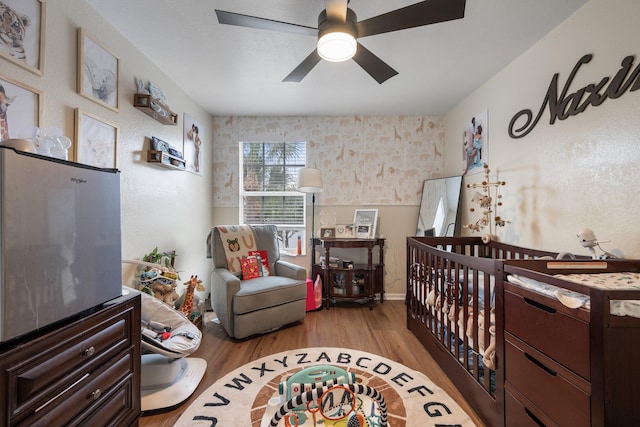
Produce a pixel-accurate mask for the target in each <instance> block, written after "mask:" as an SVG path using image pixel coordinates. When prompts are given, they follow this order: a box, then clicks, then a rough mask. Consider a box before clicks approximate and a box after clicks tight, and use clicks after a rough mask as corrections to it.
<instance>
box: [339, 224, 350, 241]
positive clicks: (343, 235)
mask: <svg viewBox="0 0 640 427" xmlns="http://www.w3.org/2000/svg"><path fill="white" fill-rule="evenodd" d="M336 238H338V239H353V224H337V225H336Z"/></svg>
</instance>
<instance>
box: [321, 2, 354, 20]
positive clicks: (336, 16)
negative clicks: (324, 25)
mask: <svg viewBox="0 0 640 427" xmlns="http://www.w3.org/2000/svg"><path fill="white" fill-rule="evenodd" d="M347 3H349V0H325V2H324V5H325V8H326V10H327V19H328V20H329V21H335V22H347Z"/></svg>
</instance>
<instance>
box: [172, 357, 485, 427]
mask: <svg viewBox="0 0 640 427" xmlns="http://www.w3.org/2000/svg"><path fill="white" fill-rule="evenodd" d="M314 365H318V366H326V365H332V366H336V367H338V368H340V369H341V370H345V371H347V372H348V373H350V374H353V375H354V376H355V378H356V384H360V385H362V386H364V387H366V388H371V389H375V390H377V391H378V392H380V394H382V396H383V398H384V401H385V402H386V410H387V420H388V423H387V425H388V426H389V427H427V426H436V425H446V426H465V427H466V426H474V425H475V424H474V423H473V422H472V421H471V419H470V418H469V416H468V415H467V414H466V413H465V412H464V411H463V410H462V409H461V408H460V406H458V404H457V403H456V402H455V401H454V400H453V399H452V398H451V397H450V396H449V395H448V394H446V393H445V392H444V391H443V390H442V389H440V388H439V387H438V386H436V385H435V384H434V383H433V382H432V381H431V380H430V379H429V378H427V377H426V376H425V375H424V374H422V373H420V372H417V371H415V370H413V369H409V368H407V367H406V366H403V365H401V364H399V363H396V362H394V361H392V360H389V359H386V358H384V357H381V356H377V355H375V354H371V353H367V352H363V351H359V350H349V349H343V348H331V347H326V348H324V347H320V348H306V349H299V350H290V351H285V352H282V353H277V354H273V355H271V356H266V357H263V358H261V359H258V360H255V361H253V362H250V363H248V364H246V365H244V366H241V367H240V368H238V369H236V370H234V371H233V372H230V373H229V374H227V375H225V376H224V377H222V378H220V379H219V380H218V381H216V382H215V383H214V384H213V385H212V386H210V387H209V388H208V389H207V390H205V391H204V392H203V393H202V394H201V395H200V396H199V397H198V398H197V399H196V400H195V401H194V402H193V403H192V404H191V405H190V406H189V407H188V408H187V409H186V411H185V412H184V413H183V414H182V416H181V417H180V419H179V420H178V422H177V423H176V424H175V426H176V427H187V426H207V427H212V426H216V427H236V426H237V427H248V426H250V427H270V422H271V420H272V418H273V415H274V414H273V413H272V412H273V411H274V410H277V409H278V408H280V406H281V405H280V403H281V402H282V401H283V400H286V399H284V398H282V396H281V395H280V388H281V387H280V383H281V382H282V383H284V382H285V381H286V380H287V378H289V377H291V376H292V375H294V374H296V373H297V372H299V371H301V370H303V369H305V368H309V367H311V366H314ZM356 397H357V398H356V399H352V400H353V401H354V402H357V403H355V404H354V405H353V414H352V415H351V417H350V419H351V418H353V420H350V421H349V424H348V425H347V421H346V418H345V420H338V421H329V422H328V421H326V420H324V419H321V418H322V416H321V415H320V413H321V412H322V411H320V410H317V409H318V408H314V407H313V406H312V407H311V410H310V411H304V410H302V411H298V413H297V416H295V417H294V416H293V415H292V416H291V417H290V418H289V420H290V421H289V424H288V425H296V426H300V427H325V426H329V425H331V426H336V427H351V426H352V425H353V426H356V427H374V426H375V427H382V424H381V419H380V415H379V414H380V411H379V408H377V407H376V406H375V405H376V401H374V400H372V399H368V398H367V396H360V395H356ZM342 403H344V402H342ZM275 418H276V419H281V417H275ZM356 419H357V423H356V421H355V420H356ZM277 425H278V427H285V425H286V423H285V420H284V419H281V420H280V421H279V423H278V424H277Z"/></svg>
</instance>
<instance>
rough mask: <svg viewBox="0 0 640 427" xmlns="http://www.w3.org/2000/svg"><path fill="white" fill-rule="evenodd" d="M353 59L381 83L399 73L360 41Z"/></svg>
mask: <svg viewBox="0 0 640 427" xmlns="http://www.w3.org/2000/svg"><path fill="white" fill-rule="evenodd" d="M353 60H354V61H356V62H357V63H358V65H359V66H361V67H362V69H363V70H365V71H366V72H367V73H369V75H370V76H371V77H373V78H374V79H375V80H376V81H377V82H378V83H380V84H382V83H384V82H385V81H387V80H388V79H390V78H391V77H393V76H395V75H396V74H398V72H397V71H396V70H394V69H393V68H391V67H390V66H389V65H388V64H387V63H386V62H384V61H383V60H382V59H380V58H378V57H377V56H376V55H374V54H373V53H372V52H371V51H370V50H369V49H367V48H365V47H364V46H362V45H361V44H360V43H358V50H357V51H356V54H355V55H354V56H353Z"/></svg>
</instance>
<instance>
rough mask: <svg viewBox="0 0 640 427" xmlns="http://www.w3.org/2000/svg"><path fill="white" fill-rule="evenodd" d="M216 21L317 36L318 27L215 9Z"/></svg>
mask: <svg viewBox="0 0 640 427" xmlns="http://www.w3.org/2000/svg"><path fill="white" fill-rule="evenodd" d="M215 11H216V15H217V16H218V22H219V23H221V24H227V25H237V26H239V27H249V28H258V29H261V30H271V31H280V32H285V33H294V34H302V35H306V36H314V37H315V36H317V35H318V29H317V28H313V27H307V26H306V25H298V24H291V23H289V22H282V21H274V20H273V19H267V18H259V17H257V16H249V15H242V14H240V13H234V12H226V11H224V10H218V9H215Z"/></svg>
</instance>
